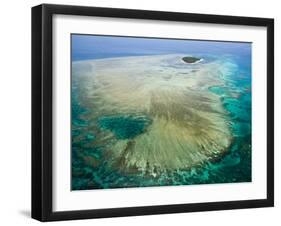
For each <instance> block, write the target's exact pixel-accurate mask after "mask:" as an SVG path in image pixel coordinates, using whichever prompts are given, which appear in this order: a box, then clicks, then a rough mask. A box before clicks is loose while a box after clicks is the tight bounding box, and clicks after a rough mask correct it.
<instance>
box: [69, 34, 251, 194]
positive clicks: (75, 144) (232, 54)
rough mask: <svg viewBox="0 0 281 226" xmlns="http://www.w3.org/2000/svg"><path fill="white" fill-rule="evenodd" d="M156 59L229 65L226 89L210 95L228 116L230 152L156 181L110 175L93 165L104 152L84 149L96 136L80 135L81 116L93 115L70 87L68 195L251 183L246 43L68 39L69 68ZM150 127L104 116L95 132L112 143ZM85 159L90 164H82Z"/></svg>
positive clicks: (224, 76) (104, 167) (84, 124)
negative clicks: (108, 135)
mask: <svg viewBox="0 0 281 226" xmlns="http://www.w3.org/2000/svg"><path fill="white" fill-rule="evenodd" d="M160 54H187V55H192V56H195V57H199V58H203V59H204V63H207V62H209V61H212V60H214V59H215V60H219V61H220V62H221V63H223V64H226V65H228V70H227V71H225V72H222V74H221V79H222V80H223V81H224V84H225V85H223V86H212V87H210V88H209V91H210V92H212V93H214V94H216V95H218V96H219V97H220V100H221V103H222V105H223V107H224V108H225V109H226V111H227V112H228V115H229V118H230V120H229V127H230V130H231V133H232V136H233V141H232V144H231V146H230V147H229V150H227V152H226V154H224V155H223V156H222V157H221V158H219V159H217V160H216V161H210V162H206V163H205V164H204V165H202V166H200V167H194V168H191V169H188V170H187V169H186V170H177V171H173V172H168V173H163V174H162V175H160V176H159V177H157V178H154V177H147V176H145V175H143V174H124V173H122V172H120V171H118V170H112V168H110V167H108V163H107V162H106V161H104V162H100V161H98V160H99V159H101V156H102V153H103V151H104V150H103V147H99V148H93V147H91V145H89V144H90V143H91V142H92V141H93V140H95V133H94V132H91V131H90V132H89V130H87V131H88V132H87V134H85V130H84V129H85V128H87V127H89V126H91V122H89V121H87V120H85V119H83V114H85V113H87V112H88V111H92V110H95V109H85V108H84V107H82V106H81V105H80V101H79V93H78V89H76V88H75V86H72V105H71V106H72V185H71V186H72V190H86V189H104V188H123V187H143V186H163V185H194V184H214V183H234V182H251V180H252V176H251V175H252V170H251V168H252V167H251V158H252V152H251V115H252V113H251V103H252V102H251V77H252V71H251V43H239V42H221V41H220V42H215V41H195V40H168V39H148V38H125V37H111V36H92V35H72V61H73V62H75V61H83V60H89V59H103V58H112V57H128V56H147V55H160ZM150 123H151V121H150V119H146V118H132V117H130V116H124V115H116V116H114V117H107V116H105V117H102V118H100V119H99V120H98V121H97V122H96V124H97V126H99V127H100V128H104V129H108V128H109V129H111V131H112V132H113V133H114V134H115V135H116V137H117V139H130V138H133V137H134V136H136V135H137V134H140V133H142V132H143V131H144V130H145V128H146V127H147V126H149V125H150ZM78 138H79V139H78ZM81 153H83V156H82V157H81ZM85 159H87V161H88V162H89V161H91V163H92V164H91V165H89V164H85V162H84V161H83V160H85Z"/></svg>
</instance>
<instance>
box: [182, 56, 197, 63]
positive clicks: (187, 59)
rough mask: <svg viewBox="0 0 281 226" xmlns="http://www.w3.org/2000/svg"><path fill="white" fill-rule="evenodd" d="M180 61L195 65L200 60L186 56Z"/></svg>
mask: <svg viewBox="0 0 281 226" xmlns="http://www.w3.org/2000/svg"><path fill="white" fill-rule="evenodd" d="M182 60H183V61H184V62H185V63H188V64H193V63H196V62H198V61H200V60H201V59H200V58H197V57H191V56H186V57H183V58H182Z"/></svg>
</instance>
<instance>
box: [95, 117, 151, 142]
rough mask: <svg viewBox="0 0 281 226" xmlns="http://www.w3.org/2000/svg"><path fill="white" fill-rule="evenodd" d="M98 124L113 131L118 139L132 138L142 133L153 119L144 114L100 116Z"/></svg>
mask: <svg viewBox="0 0 281 226" xmlns="http://www.w3.org/2000/svg"><path fill="white" fill-rule="evenodd" d="M98 124H99V126H100V127H101V128H103V129H107V130H110V131H111V132H113V133H114V135H115V136H116V137H117V139H131V138H134V137H136V136H137V135H139V134H142V133H143V132H144V131H145V129H146V127H147V126H148V125H149V124H151V120H150V119H149V118H145V117H143V116H132V115H114V116H107V117H101V118H99V119H98Z"/></svg>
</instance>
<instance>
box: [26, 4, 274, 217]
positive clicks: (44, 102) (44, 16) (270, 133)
mask: <svg viewBox="0 0 281 226" xmlns="http://www.w3.org/2000/svg"><path fill="white" fill-rule="evenodd" d="M55 14H64V15H82V16H97V17H110V18H128V19H147V20H162V21H181V22H196V23H210V24H223V25H247V26H262V27H266V28H267V172H266V173H267V198H266V199H257V200H241V201H224V202H208V203H192V204H173V203H171V204H170V205H160V206H142V207H129V208H111V209H93V210H73V211H63V212H54V211H53V210H52V199H53V196H52V135H53V134H52V129H53V128H52V123H53V118H52V110H53V107H52V106H53V101H52V98H53V94H52V86H53V84H52V82H53V79H52V18H53V15H55ZM270 206H274V20H273V19H268V18H253V17H237V16H221V15H203V14H190V13H176V12H161V11H144V10H132V9H117V8H98V7H83V6H66V5H50V4H43V5H39V6H35V7H33V8H32V218H34V219H37V220H40V221H57V220H74V219H86V218H104V217H122V216H135V215H149V214H167V213H180V212H195V211H210V210H228V209H242V208H257V207H270Z"/></svg>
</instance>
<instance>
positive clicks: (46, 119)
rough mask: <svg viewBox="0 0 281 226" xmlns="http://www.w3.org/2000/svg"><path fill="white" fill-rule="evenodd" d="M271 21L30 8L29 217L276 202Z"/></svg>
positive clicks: (111, 214) (91, 215)
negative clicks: (30, 181)
mask: <svg viewBox="0 0 281 226" xmlns="http://www.w3.org/2000/svg"><path fill="white" fill-rule="evenodd" d="M273 37H274V22H273V19H268V18H252V17H235V16H218V15H202V14H189V13H176V12H160V11H144V10H131V9H130V10H129V9H113V8H96V7H82V6H63V5H48V4H47V5H46V4H43V5H39V6H35V7H33V8H32V217H33V218H35V219H38V220H40V221H54V220H71V219H85V218H101V217H118V216H133V215H147V214H164V213H178V212H191V211H208V210H224V209H238V208H254V207H269V206H273V204H274V198H273V197H274V184H273V183H274V182H273V181H274V174H273V173H274V170H273V169H274V166H273V164H274V161H273V150H274V137H273V132H274V126H273V123H274V121H273V120H274V115H273V114H274V111H273V107H274V106H273V104H274V97H273V94H274V91H273V88H274V85H273V81H274V79H273V73H274V40H273Z"/></svg>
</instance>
